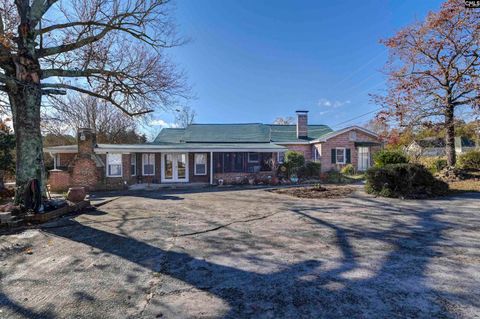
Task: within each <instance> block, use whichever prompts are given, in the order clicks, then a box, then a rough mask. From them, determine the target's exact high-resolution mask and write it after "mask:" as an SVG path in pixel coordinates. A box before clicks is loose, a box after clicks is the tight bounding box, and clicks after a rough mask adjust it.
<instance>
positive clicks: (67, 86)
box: [42, 83, 153, 116]
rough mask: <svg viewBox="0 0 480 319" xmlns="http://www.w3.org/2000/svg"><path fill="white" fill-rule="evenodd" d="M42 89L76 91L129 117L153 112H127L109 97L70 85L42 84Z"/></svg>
mask: <svg viewBox="0 0 480 319" xmlns="http://www.w3.org/2000/svg"><path fill="white" fill-rule="evenodd" d="M42 88H55V89H67V90H73V91H77V92H80V93H84V94H87V95H90V96H93V97H96V98H99V99H102V100H104V101H107V102H110V103H112V105H114V106H116V107H118V108H119V109H120V110H121V111H122V112H123V113H125V114H127V115H129V116H136V115H143V114H147V113H151V112H153V110H145V111H140V112H134V113H132V112H129V111H128V110H127V109H125V108H124V107H123V106H121V105H120V104H119V103H118V102H117V101H115V100H114V99H113V98H112V97H111V96H107V95H103V94H100V93H96V92H92V91H90V90H87V89H84V88H80V87H77V86H73V85H70V84H66V83H44V84H42Z"/></svg>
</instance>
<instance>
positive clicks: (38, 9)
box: [30, 0, 58, 28]
mask: <svg viewBox="0 0 480 319" xmlns="http://www.w3.org/2000/svg"><path fill="white" fill-rule="evenodd" d="M57 1H58V0H34V1H33V3H32V6H31V9H30V10H31V15H30V21H31V26H32V27H33V28H34V27H36V25H37V24H38V22H40V20H41V19H42V17H43V16H44V15H45V13H47V11H48V10H49V9H50V7H51V6H52V5H53V4H55V3H56V2H57Z"/></svg>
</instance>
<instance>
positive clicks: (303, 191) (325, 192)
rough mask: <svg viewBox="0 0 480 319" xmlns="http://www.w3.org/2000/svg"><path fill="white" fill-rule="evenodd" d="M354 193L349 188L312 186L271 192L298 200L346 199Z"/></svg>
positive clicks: (351, 188)
mask: <svg viewBox="0 0 480 319" xmlns="http://www.w3.org/2000/svg"><path fill="white" fill-rule="evenodd" d="M354 191H355V188H354V187H351V186H344V185H339V186H331V185H326V186H325V187H323V186H320V185H319V186H316V187H315V186H314V187H292V188H281V189H275V190H272V192H274V193H277V194H285V195H290V196H294V197H298V198H338V197H346V196H348V195H350V194H351V193H353V192H354Z"/></svg>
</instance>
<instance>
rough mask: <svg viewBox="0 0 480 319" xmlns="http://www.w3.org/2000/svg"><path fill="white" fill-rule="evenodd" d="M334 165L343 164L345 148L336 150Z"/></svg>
mask: <svg viewBox="0 0 480 319" xmlns="http://www.w3.org/2000/svg"><path fill="white" fill-rule="evenodd" d="M335 154H336V163H337V164H345V148H336V149H335Z"/></svg>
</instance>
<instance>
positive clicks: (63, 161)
mask: <svg viewBox="0 0 480 319" xmlns="http://www.w3.org/2000/svg"><path fill="white" fill-rule="evenodd" d="M76 155H77V153H62V154H58V157H59V158H60V165H58V163H57V168H59V167H62V168H68V167H69V166H71V165H72V164H73V160H74V159H75V156H76Z"/></svg>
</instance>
